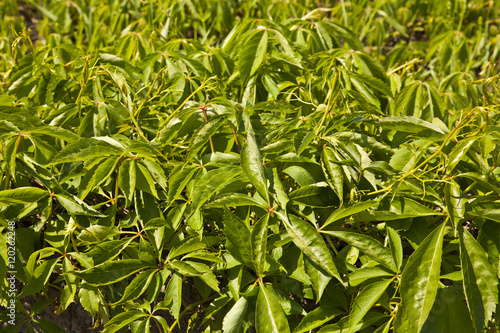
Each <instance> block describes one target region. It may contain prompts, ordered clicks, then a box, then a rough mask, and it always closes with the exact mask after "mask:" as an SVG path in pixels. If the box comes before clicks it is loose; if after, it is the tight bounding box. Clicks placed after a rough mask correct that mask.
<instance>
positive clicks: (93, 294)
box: [78, 283, 99, 317]
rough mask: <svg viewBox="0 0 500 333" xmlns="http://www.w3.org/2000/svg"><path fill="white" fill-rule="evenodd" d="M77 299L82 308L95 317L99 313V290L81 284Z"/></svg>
mask: <svg viewBox="0 0 500 333" xmlns="http://www.w3.org/2000/svg"><path fill="white" fill-rule="evenodd" d="M78 298H79V300H80V304H81V305H82V306H83V308H84V309H85V310H87V311H88V312H90V313H91V314H92V316H94V317H95V316H96V315H97V312H98V311H99V290H98V289H97V287H94V286H91V285H88V284H86V283H83V284H82V285H81V286H80V290H79V291H78Z"/></svg>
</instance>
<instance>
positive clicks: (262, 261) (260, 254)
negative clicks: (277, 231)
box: [250, 214, 269, 276]
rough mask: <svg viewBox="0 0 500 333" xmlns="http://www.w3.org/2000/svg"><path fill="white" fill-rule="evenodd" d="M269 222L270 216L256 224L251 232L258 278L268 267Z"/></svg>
mask: <svg viewBox="0 0 500 333" xmlns="http://www.w3.org/2000/svg"><path fill="white" fill-rule="evenodd" d="M268 222H269V214H266V215H264V216H263V217H261V218H260V219H259V220H258V221H257V222H255V224H254V225H253V226H252V229H251V231H250V246H251V249H252V253H251V254H252V263H253V267H254V268H255V271H256V272H257V275H258V276H262V274H263V273H264V270H265V266H266V253H267V226H268Z"/></svg>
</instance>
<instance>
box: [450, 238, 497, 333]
mask: <svg viewBox="0 0 500 333" xmlns="http://www.w3.org/2000/svg"><path fill="white" fill-rule="evenodd" d="M459 235H460V263H461V265H462V276H463V285H464V292H465V296H466V297H465V298H466V300H467V305H468V307H469V312H470V315H471V318H472V323H473V324H474V329H475V331H476V332H483V331H484V328H485V326H486V325H487V323H488V321H489V320H490V319H491V318H492V314H493V312H495V311H496V305H497V304H498V276H497V274H496V273H495V271H494V270H493V267H492V266H491V264H490V263H489V262H488V255H487V253H486V252H485V251H484V249H483V248H482V247H481V245H479V243H478V242H477V241H476V240H475V239H474V237H472V235H471V234H470V233H469V231H468V230H464V229H463V228H459Z"/></svg>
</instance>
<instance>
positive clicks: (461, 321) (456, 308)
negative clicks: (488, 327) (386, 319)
mask: <svg viewBox="0 0 500 333" xmlns="http://www.w3.org/2000/svg"><path fill="white" fill-rule="evenodd" d="M457 273H461V272H457ZM421 332H422V333H434V332H450V333H452V332H464V333H465V332H474V326H473V325H472V320H471V318H470V313H469V309H468V308H467V305H466V303H465V300H464V295H463V293H462V292H461V291H460V290H457V289H456V288H454V287H452V286H449V287H444V288H439V289H438V294H437V296H436V301H435V302H434V306H433V307H432V309H431V312H430V314H429V317H428V318H427V321H426V322H425V324H424V326H423V327H422V331H421Z"/></svg>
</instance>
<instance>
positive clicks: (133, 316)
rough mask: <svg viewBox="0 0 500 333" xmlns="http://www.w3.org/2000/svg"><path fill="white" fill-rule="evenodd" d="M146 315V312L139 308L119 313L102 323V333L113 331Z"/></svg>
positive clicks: (112, 332) (111, 332) (113, 332)
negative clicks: (104, 323)
mask: <svg viewBox="0 0 500 333" xmlns="http://www.w3.org/2000/svg"><path fill="white" fill-rule="evenodd" d="M147 316H148V315H147V314H146V313H144V312H142V311H140V310H128V311H125V312H122V313H119V314H117V315H116V316H114V317H113V318H111V320H110V321H108V322H107V323H106V325H104V330H103V333H115V332H117V331H119V330H120V329H121V328H123V327H126V326H128V325H129V324H130V323H132V322H134V321H136V320H138V319H140V318H144V317H147Z"/></svg>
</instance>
